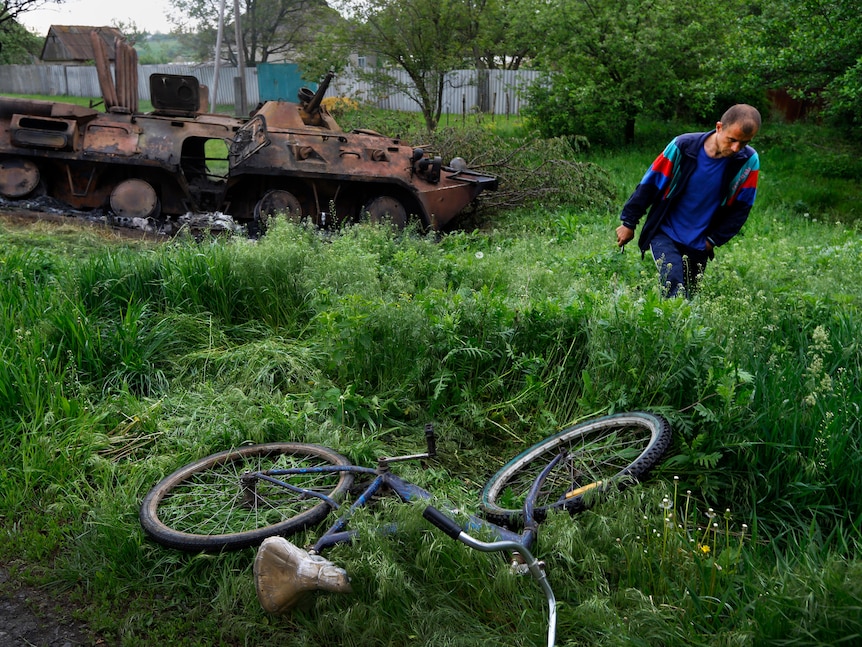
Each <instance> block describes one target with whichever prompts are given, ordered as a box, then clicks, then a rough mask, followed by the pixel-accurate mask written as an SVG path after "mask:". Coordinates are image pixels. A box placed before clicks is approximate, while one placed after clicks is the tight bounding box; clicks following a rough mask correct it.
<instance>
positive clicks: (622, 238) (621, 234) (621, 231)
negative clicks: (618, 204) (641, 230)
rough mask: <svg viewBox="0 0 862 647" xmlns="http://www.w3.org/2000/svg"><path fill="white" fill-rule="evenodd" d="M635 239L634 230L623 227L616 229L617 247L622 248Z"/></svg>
mask: <svg viewBox="0 0 862 647" xmlns="http://www.w3.org/2000/svg"><path fill="white" fill-rule="evenodd" d="M634 237H635V230H634V229H631V228H629V227H626V226H625V225H620V226H619V227H617V246H618V247H623V246H624V245H625V244H626V243H627V242H629V241H630V240H631V239H632V238H634Z"/></svg>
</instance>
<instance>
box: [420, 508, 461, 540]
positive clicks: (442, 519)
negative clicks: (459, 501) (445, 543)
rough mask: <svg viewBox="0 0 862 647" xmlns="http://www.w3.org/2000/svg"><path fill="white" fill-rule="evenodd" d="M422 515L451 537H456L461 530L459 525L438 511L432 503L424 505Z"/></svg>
mask: <svg viewBox="0 0 862 647" xmlns="http://www.w3.org/2000/svg"><path fill="white" fill-rule="evenodd" d="M422 516H423V517H425V518H426V519H427V520H428V521H430V522H431V523H432V524H434V525H435V526H437V527H438V528H439V529H440V530H442V531H443V532H445V533H446V534H447V535H449V536H450V537H451V538H452V539H458V537H459V536H460V535H461V533H462V532H463V531H462V530H461V526H459V525H458V524H457V523H455V522H454V521H452V519H450V518H449V517H447V516H446V515H445V514H443V513H442V512H440V511H439V510H438V509H437V508H435V507H434V506H433V505H429V506H428V507H426V508H425V510H424V511H423V512H422Z"/></svg>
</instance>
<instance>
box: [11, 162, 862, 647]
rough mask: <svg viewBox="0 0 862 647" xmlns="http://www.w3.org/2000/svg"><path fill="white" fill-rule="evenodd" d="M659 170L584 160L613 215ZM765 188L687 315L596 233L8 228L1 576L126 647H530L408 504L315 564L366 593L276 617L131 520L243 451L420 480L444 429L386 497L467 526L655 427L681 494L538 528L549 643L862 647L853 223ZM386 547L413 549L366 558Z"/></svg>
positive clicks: (543, 222) (572, 217) (667, 470)
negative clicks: (544, 468) (799, 206)
mask: <svg viewBox="0 0 862 647" xmlns="http://www.w3.org/2000/svg"><path fill="white" fill-rule="evenodd" d="M652 153H653V151H652V150H651V149H650V150H647V149H646V148H645V149H644V150H641V151H636V152H634V153H630V154H626V155H618V156H616V157H615V156H613V155H612V154H611V153H608V152H606V151H605V152H600V151H594V152H593V153H591V155H593V156H595V158H596V159H599V158H601V159H603V160H604V161H605V162H606V164H607V167H608V168H610V169H612V172H611V175H612V177H613V178H614V184H615V185H617V186H619V191H620V200H622V199H624V197H625V196H624V194H625V191H627V190H628V189H626V187H627V186H629V185H631V186H633V184H632V182H637V179H638V178H639V176H640V174H641V173H642V171H643V166H644V164H647V163H649V159H650V158H651V155H652ZM768 154H769V147H768V146H767V147H766V150H765V151H764V158H766V157H767V155H768ZM782 154H785V153H782ZM630 157H636V158H638V159H637V162H636V163H633V162H631V161H630ZM797 161H799V160H797ZM764 165H766V162H765V161H764ZM767 168H769V167H767ZM772 168H774V169H775V170H774V171H765V172H764V176H763V192H764V194H765V195H764V200H763V202H762V203H759V204H758V206H757V207H756V209H755V211H754V212H753V214H752V217H751V219H750V221H749V223H748V224H747V225H746V227H745V229H744V234H743V235H741V236H740V237H738V238H736V239H734V240H733V241H732V242H731V243H729V244H728V245H726V246H724V247H722V248H720V249H719V250H718V253H717V258H716V260H715V262H713V263H711V264H710V266H709V267H708V269H707V272H706V275H705V277H704V281H703V289H702V291H701V293H700V294H699V295H698V296H697V297H696V298H695V299H693V300H692V301H682V300H670V301H668V300H663V299H662V298H660V296H659V291H658V286H657V280H656V276H655V270H654V268H653V267H652V264H651V262H650V261H649V260H644V259H641V257H640V255H639V254H637V253H633V252H634V249H629V250H628V251H626V252H625V253H620V251H619V250H618V249H616V247H615V246H614V239H613V229H614V227H615V226H616V214H615V213H613V212H608V211H607V210H604V209H598V208H595V209H588V208H575V207H555V208H542V207H533V208H529V209H522V210H520V211H517V212H509V213H506V214H501V216H500V217H499V218H497V219H496V220H495V221H494V224H493V227H491V228H488V229H486V230H483V231H473V232H457V233H452V234H450V235H447V236H443V237H441V238H439V239H438V238H426V237H421V236H417V235H415V234H410V233H408V234H402V235H395V234H393V233H392V232H391V231H390V230H388V229H386V228H375V227H368V226H357V227H353V228H349V229H347V230H345V231H343V232H341V233H339V234H335V235H332V234H330V235H327V236H322V235H320V234H319V233H317V232H315V231H313V230H310V229H306V228H304V227H298V226H296V225H292V224H289V223H286V222H278V223H277V224H276V226H275V227H274V229H273V230H272V231H270V232H269V233H268V234H267V236H265V237H264V238H262V239H261V240H259V241H256V242H254V241H248V240H245V239H241V238H236V239H225V238H222V239H212V240H205V241H194V240H182V239H180V240H176V241H173V242H171V243H169V244H163V245H160V246H157V247H154V246H149V245H144V244H142V243H139V244H131V243H123V244H118V243H117V242H116V241H111V240H106V239H102V238H98V237H96V236H94V235H93V234H92V233H88V232H83V233H81V234H74V235H73V234H70V233H68V231H67V230H65V229H64V230H60V231H59V232H58V233H57V235H55V236H51V235H48V234H45V233H44V232H43V231H42V230H39V231H37V232H32V231H31V232H22V231H21V230H19V229H15V228H12V227H10V226H6V225H0V227H2V229H0V238H2V241H3V243H4V244H3V246H2V247H0V249H2V251H0V421H2V426H0V429H2V432H0V537H2V539H0V560H2V562H3V563H4V564H6V565H7V567H9V568H11V569H12V572H13V574H14V575H15V577H17V578H22V579H25V580H29V581H32V582H36V583H51V585H52V587H54V588H59V589H62V590H64V591H65V593H64V595H66V596H68V597H70V598H71V599H73V600H76V601H78V602H80V603H81V604H82V605H83V608H84V611H83V614H84V616H85V617H86V619H87V620H88V622H89V624H90V626H91V627H92V629H93V630H94V631H95V632H97V633H98V634H99V635H100V636H102V637H103V638H104V639H105V640H106V642H108V643H109V644H123V645H155V644H166V643H169V644H176V645H197V644H201V645H204V644H205V645H212V644H265V643H269V642H275V641H277V642H280V643H285V642H287V643H290V644H296V645H312V644H343V645H368V644H380V645H407V644H423V645H465V646H467V645H470V646H473V645H499V644H514V645H532V644H541V641H542V637H543V635H544V632H545V628H544V622H545V611H544V608H543V603H542V596H541V594H540V592H539V591H538V589H537V587H535V585H534V584H533V583H532V582H531V581H529V580H523V579H521V578H517V577H514V576H512V575H510V574H509V573H508V572H507V571H506V569H505V567H504V566H503V564H502V562H501V561H500V560H499V559H498V558H494V557H493V556H488V555H484V554H480V553H476V552H472V551H470V550H469V549H467V548H466V547H463V546H461V545H460V544H457V543H454V542H451V541H450V540H448V539H447V538H445V537H443V536H441V535H440V533H437V532H436V531H433V530H431V529H429V527H428V526H427V525H426V524H424V522H423V521H422V520H421V519H420V518H419V514H418V512H419V511H418V510H416V509H414V508H412V507H410V506H407V507H401V506H395V505H391V504H384V505H383V507H382V509H378V510H373V511H367V512H363V514H361V515H359V517H358V518H357V519H356V527H357V528H359V530H360V533H361V541H360V542H359V543H357V544H354V545H350V546H340V547H338V548H336V549H334V550H332V551H331V552H330V553H329V555H328V556H329V557H330V558H331V559H333V560H334V561H336V562H337V563H339V564H341V565H344V566H346V567H347V569H348V571H349V572H351V573H352V575H353V580H354V590H355V592H354V593H353V594H352V595H350V596H342V597H333V596H330V597H326V596H323V595H321V596H318V597H316V598H315V599H314V600H312V601H311V603H310V604H309V605H308V606H306V607H305V608H303V609H300V610H298V611H297V612H295V613H294V614H293V615H292V616H290V617H288V618H278V619H276V618H271V617H268V616H267V615H266V614H265V613H264V612H263V611H262V610H260V609H259V607H258V605H257V601H256V598H255V593H254V589H253V584H252V580H251V563H252V560H253V557H254V551H253V550H247V551H240V552H239V553H232V554H224V555H209V556H203V555H185V554H179V553H177V552H175V551H170V550H167V549H163V548H161V547H159V546H157V545H155V544H153V543H152V542H150V541H148V540H146V539H145V538H144V537H143V535H142V532H141V530H140V529H139V527H138V522H137V509H138V505H139V502H140V500H141V498H142V497H143V495H144V494H145V493H146V491H147V490H148V489H149V487H151V486H152V485H153V484H154V483H155V482H156V481H157V480H158V479H160V478H161V477H162V476H163V475H165V474H166V473H168V472H169V471H171V470H173V469H175V468H176V467H178V466H180V465H182V464H184V463H185V462H188V461H190V460H192V459H194V458H197V457H200V456H203V455H205V454H208V453H211V452H215V451H219V450H222V449H225V448H228V447H231V446H235V445H237V444H239V443H242V442H247V441H250V442H264V441H276V440H300V441H307V442H317V443H322V444H326V445H330V446H332V447H334V448H335V449H337V450H339V451H341V452H343V453H344V454H346V455H348V456H349V457H351V458H352V459H353V460H356V461H362V462H369V461H373V460H374V458H375V457H376V456H378V455H382V454H389V455H391V454H397V453H408V452H413V451H416V450H417V449H418V447H419V445H421V436H422V433H421V430H422V427H423V426H424V424H425V423H426V422H429V421H432V420H433V421H434V422H435V424H436V427H437V430H438V433H439V436H440V441H439V446H440V456H439V458H438V459H437V460H436V461H435V462H433V463H432V464H431V465H430V467H429V469H426V470H423V469H420V468H419V467H418V466H414V465H403V466H399V467H398V470H399V473H401V474H404V475H406V476H407V477H409V478H411V479H413V480H415V481H416V482H417V483H420V484H422V485H424V486H426V487H428V488H429V489H431V490H432V491H434V492H435V493H439V495H440V496H441V498H447V499H449V500H452V501H455V502H457V503H458V505H460V506H461V507H463V508H464V509H468V510H469V509H474V510H475V507H476V505H477V504H476V500H477V494H478V491H479V489H480V488H481V486H482V484H483V483H484V481H485V479H486V478H487V477H489V476H490V475H491V474H492V473H493V472H494V471H495V470H496V469H497V468H498V467H499V466H500V465H502V464H503V463H504V462H505V461H506V460H508V458H509V457H511V456H513V455H514V454H515V453H517V452H518V451H520V450H521V449H523V448H524V447H525V446H526V445H527V444H529V443H533V442H536V441H538V440H539V439H541V438H542V437H544V436H545V435H547V434H549V433H551V432H552V431H554V430H556V429H558V428H559V427H560V426H562V425H565V424H569V423H572V422H574V421H576V420H579V419H581V418H584V417H586V416H590V415H595V414H600V413H605V412H611V411H620V410H633V409H649V410H653V411H658V412H661V413H663V414H664V415H666V416H667V417H668V418H669V419H670V420H671V422H672V424H673V427H674V430H675V432H676V435H675V441H674V444H673V447H672V449H671V452H670V454H669V457H668V459H667V460H666V462H665V464H664V466H663V467H662V468H661V469H660V470H658V472H657V473H656V474H655V475H654V477H653V478H652V479H651V480H650V481H649V482H647V483H645V484H643V485H641V486H638V487H635V488H633V489H631V490H629V491H627V492H626V493H623V494H620V495H617V496H614V497H612V498H610V499H609V500H608V501H605V502H603V503H602V504H600V505H599V506H598V507H597V508H595V509H594V510H592V511H590V512H588V513H585V514H582V515H580V516H578V517H576V518H575V519H570V518H569V517H568V516H565V515H561V516H554V517H552V518H551V519H550V520H549V521H548V522H547V523H546V524H544V525H543V526H542V528H541V530H540V540H539V545H538V547H537V552H538V553H539V555H540V556H541V557H542V558H543V559H545V560H546V562H547V564H548V572H549V577H550V579H551V582H552V584H553V586H554V589H555V591H556V593H557V596H558V598H559V600H560V609H559V622H560V625H559V641H558V644H560V645H566V644H569V645H575V644H578V645H581V644H589V645H621V644H645V645H715V644H751V645H762V644H798V645H814V644H834V643H836V642H838V641H839V640H847V641H849V642H853V640H854V636H858V635H859V634H860V632H862V622H860V620H859V618H860V617H862V616H860V614H859V613H858V608H859V606H860V603H862V591H860V588H859V577H858V575H859V568H860V567H859V560H858V554H857V546H858V541H859V538H860V537H859V535H860V518H862V517H860V515H862V509H860V503H859V502H860V501H862V496H860V494H862V492H860V487H862V451H860V413H859V407H860V404H862V395H860V389H859V384H860V381H862V375H860V352H859V339H860V338H862V330H860V316H859V308H860V297H862V288H860V287H859V286H860V285H862V252H860V251H859V249H860V248H859V245H858V239H859V235H858V231H857V230H856V229H855V228H854V227H853V225H852V224H848V223H851V222H852V218H851V217H843V218H838V217H830V218H817V222H815V218H814V217H811V214H809V217H808V218H805V217H804V214H803V215H799V214H797V213H796V212H795V211H794V210H793V209H792V208H788V202H787V200H786V199H785V198H783V197H776V196H775V194H773V196H770V195H769V192H770V191H774V190H775V189H774V186H775V185H774V184H773V183H772V182H771V180H770V177H769V173H770V172H774V173H776V174H779V175H780V174H781V173H787V174H788V176H787V177H783V176H782V177H781V178H780V179H781V182H782V183H783V185H784V186H791V185H793V184H794V180H793V178H794V177H795V178H796V180H795V182H796V183H797V184H803V182H801V181H800V180H799V176H798V175H794V174H795V173H797V170H795V169H796V168H797V167H796V166H795V165H794V164H793V160H786V161H785V162H782V163H781V164H778V163H776V166H775V167H772ZM830 213H832V215H833V216H835V215H836V214H837V212H830ZM839 221H840V222H839ZM842 223H843V224H842ZM34 238H35V239H36V240H38V244H37V245H36V246H35V247H34V246H33V245H32V240H33V239H34ZM674 477H677V478H674ZM710 508H711V509H712V510H713V511H712V512H711V511H710ZM710 515H713V516H710ZM393 519H395V520H397V521H398V522H399V523H400V524H401V526H402V528H403V530H402V533H401V534H399V535H398V536H397V537H380V536H378V535H377V533H376V532H375V529H376V527H377V526H378V525H379V524H380V523H382V522H384V521H390V520H393ZM314 533H315V531H314V530H310V531H307V532H306V533H305V534H303V535H302V536H300V537H299V538H298V539H296V542H297V543H298V544H300V545H302V544H304V543H308V542H310V541H311V540H312V538H313V537H314Z"/></svg>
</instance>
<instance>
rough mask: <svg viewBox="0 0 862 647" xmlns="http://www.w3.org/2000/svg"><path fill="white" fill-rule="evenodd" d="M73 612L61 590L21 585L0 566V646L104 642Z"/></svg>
mask: <svg viewBox="0 0 862 647" xmlns="http://www.w3.org/2000/svg"><path fill="white" fill-rule="evenodd" d="M74 612H75V607H74V605H71V604H70V603H69V602H68V600H65V599H64V598H63V595H62V593H56V594H55V593H52V592H51V591H50V590H48V589H46V588H37V587H33V586H24V585H21V583H20V582H17V581H15V578H14V577H12V576H11V575H10V572H9V570H8V569H6V568H4V567H2V566H0V647H78V646H81V645H105V644H106V643H105V642H104V641H102V640H100V639H98V638H96V637H94V636H93V635H92V632H90V630H89V629H88V627H87V625H86V624H85V623H83V622H81V621H80V620H76V619H75V618H74Z"/></svg>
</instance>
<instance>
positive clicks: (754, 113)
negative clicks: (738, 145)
mask: <svg viewBox="0 0 862 647" xmlns="http://www.w3.org/2000/svg"><path fill="white" fill-rule="evenodd" d="M721 123H722V125H724V126H733V125H739V127H740V128H742V131H743V132H744V133H745V134H747V135H753V134H754V133H756V132H757V131H758V130H760V123H761V120H760V111H759V110H758V109H757V108H755V107H754V106H750V105H748V104H747V103H737V104H736V105H733V106H730V108H728V109H727V111H726V112H725V113H724V114H723V115H721Z"/></svg>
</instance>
